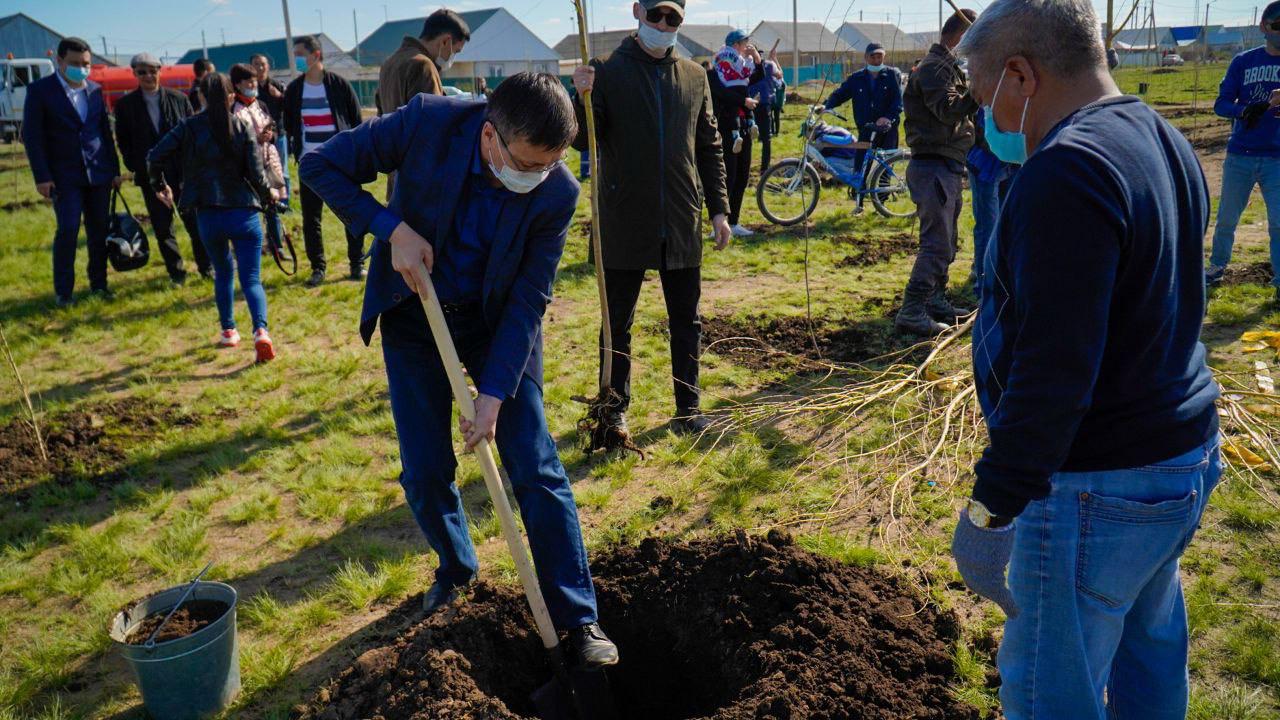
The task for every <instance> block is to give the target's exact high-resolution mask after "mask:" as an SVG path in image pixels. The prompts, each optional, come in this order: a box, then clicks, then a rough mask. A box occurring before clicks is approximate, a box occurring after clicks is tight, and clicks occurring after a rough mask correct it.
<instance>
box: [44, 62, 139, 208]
mask: <svg viewBox="0 0 1280 720" xmlns="http://www.w3.org/2000/svg"><path fill="white" fill-rule="evenodd" d="M86 84H87V85H88V88H89V114H88V115H87V116H86V117H85V119H84V120H81V119H80V113H78V112H76V109H75V106H73V105H72V104H71V100H69V99H68V98H67V93H66V91H65V90H63V89H62V81H61V80H59V79H58V76H57V74H54V75H49V76H48V77H43V78H40V79H39V80H37V81H35V82H33V83H31V85H29V86H28V87H27V99H26V102H25V103H24V104H23V106H22V143H23V145H24V146H25V147H26V149H27V160H28V161H29V162H30V163H31V174H32V175H34V176H35V179H36V182H37V183H44V182H49V181H51V180H52V181H53V183H54V184H55V185H69V186H83V185H105V184H107V183H109V182H111V181H112V180H113V179H114V178H115V177H116V176H117V175H119V174H120V160H119V159H118V158H117V157H116V143H115V139H114V138H113V137H112V136H111V119H110V118H109V117H108V114H107V105H106V103H105V102H104V101H103V99H102V86H101V85H99V84H98V83H96V82H93V81H91V80H90V81H86Z"/></svg>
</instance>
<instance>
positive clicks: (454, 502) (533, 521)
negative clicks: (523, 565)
mask: <svg viewBox="0 0 1280 720" xmlns="http://www.w3.org/2000/svg"><path fill="white" fill-rule="evenodd" d="M446 317H447V318H448V321H449V330H450V333H451V334H452V335H453V341H454V343H455V344H456V346H457V348H458V356H459V357H460V358H461V359H462V362H463V364H464V365H465V366H466V368H467V371H468V372H469V373H470V374H471V377H473V378H474V377H479V376H480V374H481V372H482V371H483V369H484V363H485V359H486V358H487V356H488V354H489V342H490V331H489V329H488V326H487V325H486V323H485V320H484V316H483V314H482V312H481V311H480V308H479V307H478V306H476V307H475V308H474V309H472V310H462V311H456V312H454V311H451V312H448V313H446ZM380 324H381V327H382V355H383V358H384V359H385V360H386V364H387V385H388V386H389V388H390V391H391V392H390V394H391V414H392V417H393V418H394V419H395V423H396V435H397V436H398V437H399V440H400V463H401V466H402V471H401V473H400V484H401V486H403V487H404V496H405V501H406V502H407V503H408V505H409V509H410V510H412V511H413V516H414V518H415V519H417V521H418V525H419V526H420V527H421V528H422V532H423V534H425V535H426V536H427V542H428V543H430V544H431V548H432V549H433V550H435V551H436V554H437V555H439V556H440V566H439V567H438V568H437V569H436V581H437V582H439V583H440V584H442V585H445V586H450V587H453V586H457V585H461V584H463V583H466V582H468V581H469V580H471V579H472V578H473V577H475V574H476V571H477V569H478V563H477V561H476V553H475V548H474V547H473V546H472V544H471V535H470V533H469V532H468V529H467V517H466V514H465V513H464V511H463V507H462V498H461V496H460V495H459V494H458V488H457V486H456V485H455V484H454V473H455V471H456V470H457V467H458V461H457V458H456V457H455V456H454V453H453V440H452V438H453V434H452V425H453V423H452V418H453V395H452V393H451V391H450V389H449V380H448V377H447V376H446V375H445V370H444V365H443V363H442V362H441V360H440V355H439V354H438V353H437V351H436V346H435V342H434V340H433V339H432V337H431V331H430V328H429V327H428V326H427V318H426V314H425V313H424V312H423V310H422V305H421V304H420V303H419V301H418V299H417V298H416V297H411V298H410V299H409V300H408V301H406V302H404V303H402V304H401V305H400V306H398V307H396V308H394V309H393V310H391V311H389V312H387V313H384V314H383V316H382V318H381V321H380ZM494 439H495V444H496V445H497V447H498V454H499V456H500V457H501V458H502V465H503V467H504V468H505V469H506V471H507V475H508V476H509V478H510V481H511V486H512V488H513V489H514V490H515V495H516V502H517V503H518V504H519V505H520V515H521V517H522V518H523V519H524V527H525V530H526V532H528V534H529V548H530V550H531V551H532V552H533V563H534V565H535V566H536V568H537V572H538V581H539V583H540V584H541V585H542V593H543V595H544V596H545V597H546V600H547V608H548V610H550V612H551V619H552V620H553V621H554V622H555V624H556V627H558V628H560V629H562V630H567V629H570V628H574V627H578V626H580V625H584V624H586V623H590V622H595V620H596V594H595V587H594V586H593V585H592V583H591V571H590V569H589V568H588V566H587V551H586V548H585V547H584V546H583V544H582V530H581V528H580V527H579V525H578V509H577V505H576V504H575V503H574V500H573V490H572V489H571V488H570V487H569V477H568V475H567V474H565V470H564V466H563V465H562V464H561V463H560V456H559V455H558V454H557V453H556V443H555V440H554V439H553V438H552V437H551V433H550V431H548V430H547V419H546V416H545V415H544V414H543V407H542V388H541V387H539V386H538V384H537V383H536V382H534V381H533V380H532V379H530V378H529V376H527V375H525V376H523V377H521V379H520V386H519V388H518V389H517V390H516V394H515V397H510V398H507V399H506V400H504V401H503V403H502V409H501V410H499V411H498V426H497V431H496V433H495V438H494Z"/></svg>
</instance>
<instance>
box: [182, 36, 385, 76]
mask: <svg viewBox="0 0 1280 720" xmlns="http://www.w3.org/2000/svg"><path fill="white" fill-rule="evenodd" d="M305 34H306V33H296V34H294V36H293V39H294V40H297V39H298V38H299V37H302V36H303V35H305ZM315 36H316V38H317V39H319V40H320V51H321V52H322V53H323V55H324V66H325V68H326V69H328V70H332V71H333V72H336V73H338V74H339V75H342V76H344V77H347V76H348V75H352V74H354V71H356V70H358V69H359V67H360V66H359V65H357V64H356V61H355V60H354V59H353V58H352V57H351V56H350V55H348V54H347V52H346V51H345V50H343V49H342V48H340V47H338V44H337V43H335V42H334V41H333V39H332V38H330V37H329V36H328V35H325V34H324V33H316V35H315ZM255 53H262V54H263V55H266V56H267V57H268V58H269V59H270V60H271V69H272V71H273V74H289V69H290V68H292V67H293V48H292V47H291V46H290V45H289V41H288V40H287V39H285V38H282V37H280V38H274V39H272V40H255V41H253V42H243V43H233V44H231V45H214V46H210V47H209V59H210V60H212V61H213V64H214V66H216V67H217V68H218V70H220V71H222V72H226V71H227V69H228V68H230V67H231V66H232V65H235V64H236V63H247V62H249V57H250V56H252V55H253V54H255ZM203 56H204V48H198V47H197V48H191V49H190V50H188V51H187V52H186V53H185V54H184V55H183V56H182V57H181V58H179V59H178V63H179V64H186V63H193V62H195V61H196V60H199V59H200V58H201V57H203Z"/></svg>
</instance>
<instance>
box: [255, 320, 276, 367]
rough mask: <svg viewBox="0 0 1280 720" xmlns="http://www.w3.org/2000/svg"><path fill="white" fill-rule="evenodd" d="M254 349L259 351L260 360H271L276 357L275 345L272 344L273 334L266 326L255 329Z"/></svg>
mask: <svg viewBox="0 0 1280 720" xmlns="http://www.w3.org/2000/svg"><path fill="white" fill-rule="evenodd" d="M253 349H254V350H257V351H258V362H260V363H264V362H270V361H272V360H274V359H275V358H276V349H275V346H273V345H272V344H271V336H270V335H268V334H267V329H266V328H258V329H257V330H254V331H253Z"/></svg>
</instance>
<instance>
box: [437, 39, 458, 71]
mask: <svg viewBox="0 0 1280 720" xmlns="http://www.w3.org/2000/svg"><path fill="white" fill-rule="evenodd" d="M457 54H458V53H456V52H454V51H453V46H452V45H451V46H450V47H449V59H448V60H438V61H437V63H438V64H439V65H440V72H444V71H445V70H448V69H449V67H450V66H452V65H453V56H454V55H457Z"/></svg>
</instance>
